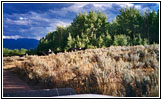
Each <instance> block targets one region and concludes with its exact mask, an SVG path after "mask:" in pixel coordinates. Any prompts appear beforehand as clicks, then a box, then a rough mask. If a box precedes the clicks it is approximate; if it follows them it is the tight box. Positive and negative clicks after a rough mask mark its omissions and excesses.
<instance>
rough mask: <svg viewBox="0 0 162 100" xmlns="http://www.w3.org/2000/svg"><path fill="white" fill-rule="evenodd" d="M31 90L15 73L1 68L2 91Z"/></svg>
mask: <svg viewBox="0 0 162 100" xmlns="http://www.w3.org/2000/svg"><path fill="white" fill-rule="evenodd" d="M24 90H31V88H30V87H29V86H28V85H27V84H26V83H25V82H24V81H22V80H21V79H19V78H18V76H16V75H15V74H13V73H12V72H10V71H7V70H3V92H4V93H7V92H16V91H24Z"/></svg>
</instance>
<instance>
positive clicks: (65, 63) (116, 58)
mask: <svg viewBox="0 0 162 100" xmlns="http://www.w3.org/2000/svg"><path fill="white" fill-rule="evenodd" d="M4 63H6V61H4ZM15 66H16V70H15V71H16V72H17V73H18V74H19V75H21V76H22V77H26V81H28V83H31V84H34V85H38V86H40V87H41V88H56V87H57V88H59V87H71V88H74V89H75V90H76V92H77V93H98V94H105V95H112V96H135V97H137V96H144V97H145V96H146V97H148V96H159V84H158V83H159V46H158V45H148V46H129V47H127V46H123V47H120V46H117V47H114V46H112V47H109V48H100V49H87V50H85V51H77V52H66V53H59V54H57V55H53V54H52V55H49V56H28V57H25V60H24V61H22V62H21V64H20V63H19V64H17V63H15Z"/></svg>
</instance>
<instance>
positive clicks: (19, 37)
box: [3, 35, 41, 40]
mask: <svg viewBox="0 0 162 100" xmlns="http://www.w3.org/2000/svg"><path fill="white" fill-rule="evenodd" d="M22 38H27V39H36V40H40V38H41V37H22V36H19V35H14V36H3V39H15V40H16V39H22Z"/></svg>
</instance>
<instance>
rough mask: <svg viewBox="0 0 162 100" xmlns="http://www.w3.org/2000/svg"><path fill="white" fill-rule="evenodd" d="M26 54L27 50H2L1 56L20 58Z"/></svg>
mask: <svg viewBox="0 0 162 100" xmlns="http://www.w3.org/2000/svg"><path fill="white" fill-rule="evenodd" d="M26 52H27V50H26V49H23V48H21V50H18V49H14V50H10V49H7V48H3V56H20V55H24V54H26Z"/></svg>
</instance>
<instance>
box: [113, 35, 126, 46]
mask: <svg viewBox="0 0 162 100" xmlns="http://www.w3.org/2000/svg"><path fill="white" fill-rule="evenodd" d="M127 44H128V42H127V36H126V35H115V36H114V43H113V45H115V46H124V45H127Z"/></svg>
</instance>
